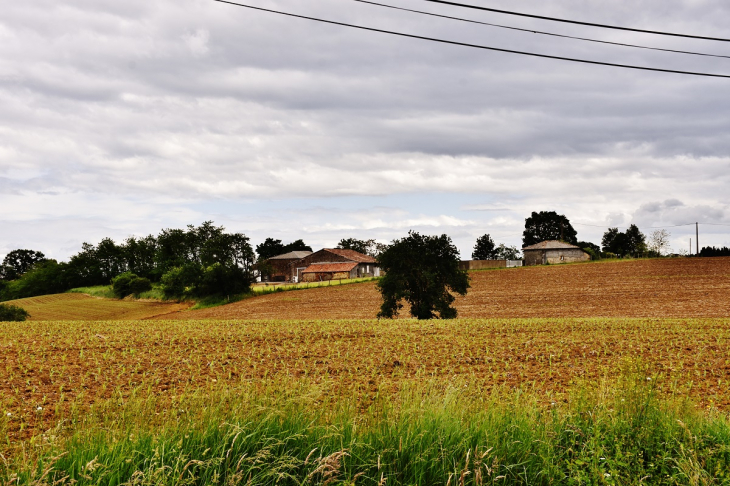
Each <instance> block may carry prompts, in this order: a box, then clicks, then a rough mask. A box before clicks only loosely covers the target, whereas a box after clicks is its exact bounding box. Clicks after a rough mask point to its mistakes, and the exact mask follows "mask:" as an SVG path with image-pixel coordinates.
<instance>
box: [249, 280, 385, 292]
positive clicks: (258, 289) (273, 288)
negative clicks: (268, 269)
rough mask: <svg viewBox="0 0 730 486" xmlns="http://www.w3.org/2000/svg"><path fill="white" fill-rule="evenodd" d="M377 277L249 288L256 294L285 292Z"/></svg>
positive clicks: (353, 282)
mask: <svg viewBox="0 0 730 486" xmlns="http://www.w3.org/2000/svg"><path fill="white" fill-rule="evenodd" d="M378 279H379V277H363V278H351V279H346V280H327V281H324V282H300V283H295V284H290V283H283V282H282V283H277V282H270V283H265V284H256V285H254V286H252V287H251V290H252V292H253V293H256V294H269V293H273V292H286V291H289V290H304V289H314V288H317V287H336V286H338V285H350V284H357V283H363V282H370V281H372V280H378Z"/></svg>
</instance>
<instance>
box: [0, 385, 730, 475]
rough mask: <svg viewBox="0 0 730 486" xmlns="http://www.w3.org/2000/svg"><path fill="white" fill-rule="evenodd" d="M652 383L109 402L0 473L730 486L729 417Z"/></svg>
mask: <svg viewBox="0 0 730 486" xmlns="http://www.w3.org/2000/svg"><path fill="white" fill-rule="evenodd" d="M654 383H655V380H647V379H646V376H645V375H642V374H641V373H640V372H639V373H631V374H627V375H626V376H624V377H622V378H620V379H619V380H618V381H617V382H615V383H613V384H611V385H610V386H609V385H605V386H601V387H595V388H589V387H584V388H582V389H581V391H578V392H576V393H573V394H571V395H570V398H569V399H568V400H567V401H566V402H564V403H563V402H561V403H560V404H555V405H554V406H551V407H547V408H546V407H545V406H544V405H542V404H540V403H539V402H540V401H541V400H542V399H544V396H543V397H538V396H533V395H531V394H529V393H522V392H518V391H514V390H512V391H506V390H502V391H497V392H490V393H488V394H487V393H485V392H484V391H483V390H478V389H473V388H471V385H470V384H469V382H468V381H464V382H458V383H457V382H454V383H452V384H451V385H449V386H448V387H443V386H438V385H435V384H433V383H432V384H430V385H411V386H406V387H404V388H402V389H401V391H400V392H399V393H398V394H397V395H392V394H383V395H381V396H380V398H376V399H375V400H374V401H372V402H369V403H367V404H365V405H364V404H363V403H362V402H360V403H358V402H357V400H356V399H352V400H349V399H348V398H346V397H340V398H332V397H329V396H328V394H327V393H328V386H327V384H319V385H315V384H309V385H303V384H301V382H299V384H295V383H294V382H290V383H279V384H277V385H271V386H270V388H269V389H266V390H261V389H259V390H255V389H253V388H251V389H240V390H237V391H232V390H228V391H218V392H209V393H205V392H203V391H202V390H199V391H197V392H193V393H190V394H187V395H185V394H184V395H182V396H178V397H177V398H174V399H173V400H172V401H171V402H166V403H164V404H163V403H162V402H158V401H157V399H156V398H155V397H154V396H152V395H151V396H148V397H147V398H145V399H134V398H133V399H131V400H129V401H127V402H124V403H123V402H115V401H109V402H106V403H104V404H100V405H97V406H95V407H93V409H92V411H91V412H90V413H87V414H84V415H78V416H75V417H71V419H70V420H71V423H70V424H67V425H64V424H61V425H60V426H59V428H58V429H57V430H55V431H49V432H47V433H46V434H44V435H43V436H42V437H38V438H36V439H34V440H33V441H31V442H29V443H28V445H27V447H24V448H23V453H22V454H16V455H14V456H13V457H12V458H10V459H8V458H5V459H3V460H0V481H1V482H2V483H3V484H35V485H40V484H59V485H63V484H80V485H86V484H89V485H90V484H104V485H120V484H136V485H152V484H154V485H168V484H169V485H173V484H175V485H181V484H196V485H207V484H257V485H268V484H271V485H274V484H291V485H302V484H332V485H334V484H341V485H345V484H347V485H352V484H364V485H368V484H372V485H385V484H387V485H412V484H419V485H437V484H443V485H462V484H463V485H482V484H499V485H502V484H524V485H528V484H529V485H549V484H568V485H570V484H576V485H577V484H622V485H627V484H628V485H633V484H636V485H639V484H683V485H684V484H730V423H729V422H728V419H727V417H726V416H724V415H722V414H720V413H718V412H712V411H698V410H697V409H695V408H693V407H692V406H691V405H690V404H687V403H680V402H668V401H660V400H659V399H658V398H657V397H656V395H655V393H654V386H655V385H654ZM386 397H387V398H386ZM64 427H67V428H68V432H67V433H64V432H63V428H64Z"/></svg>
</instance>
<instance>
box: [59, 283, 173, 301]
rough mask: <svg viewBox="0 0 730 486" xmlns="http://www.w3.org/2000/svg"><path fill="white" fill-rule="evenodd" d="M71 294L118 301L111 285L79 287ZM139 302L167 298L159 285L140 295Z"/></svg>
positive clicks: (70, 291) (71, 291) (72, 290)
mask: <svg viewBox="0 0 730 486" xmlns="http://www.w3.org/2000/svg"><path fill="white" fill-rule="evenodd" d="M68 293H70V294H87V295H90V296H91V297H101V298H104V299H118V297H117V296H116V295H115V294H114V290H113V289H112V286H111V285H96V286H94V287H78V288H75V289H71V290H69V291H68ZM138 300H160V301H162V300H165V296H164V294H163V293H162V289H161V288H160V287H159V285H155V286H153V288H152V290H148V291H146V292H142V293H140V294H139V297H138Z"/></svg>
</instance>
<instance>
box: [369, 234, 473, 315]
mask: <svg viewBox="0 0 730 486" xmlns="http://www.w3.org/2000/svg"><path fill="white" fill-rule="evenodd" d="M378 263H379V264H380V267H381V268H382V269H383V270H384V271H385V276H384V277H383V278H382V279H380V281H379V282H378V284H377V286H378V289H379V290H380V293H381V294H382V296H383V304H382V306H381V307H380V312H379V313H378V317H385V318H393V317H395V316H396V315H398V311H399V310H400V309H402V308H403V303H402V301H404V300H405V301H406V302H408V303H409V304H410V312H411V315H412V316H414V317H417V318H418V319H432V318H434V317H440V318H441V319H453V318H455V317H456V315H457V311H456V309H455V308H453V307H452V306H451V305H452V304H453V303H454V300H455V297H454V296H453V295H452V293H451V292H454V293H457V294H459V295H466V292H467V289H468V288H469V275H468V274H467V272H466V271H464V270H460V269H459V250H458V249H457V248H456V247H455V246H454V244H453V243H452V242H451V238H449V237H448V236H446V235H441V236H422V235H420V234H419V233H416V232H415V231H410V232H409V233H408V236H407V237H405V238H402V239H400V240H395V241H393V243H392V244H391V245H390V246H388V248H387V249H386V250H385V251H384V252H383V253H381V254H380V255H379V256H378Z"/></svg>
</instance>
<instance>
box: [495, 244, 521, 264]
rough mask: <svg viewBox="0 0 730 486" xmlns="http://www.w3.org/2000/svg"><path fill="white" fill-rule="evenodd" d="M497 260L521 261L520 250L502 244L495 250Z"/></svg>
mask: <svg viewBox="0 0 730 486" xmlns="http://www.w3.org/2000/svg"><path fill="white" fill-rule="evenodd" d="M494 252H495V255H496V259H497V260H520V259H521V258H522V255H520V250H518V249H517V247H516V246H505V245H504V243H500V244H499V246H498V247H497V248H496V249H495V250H494Z"/></svg>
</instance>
